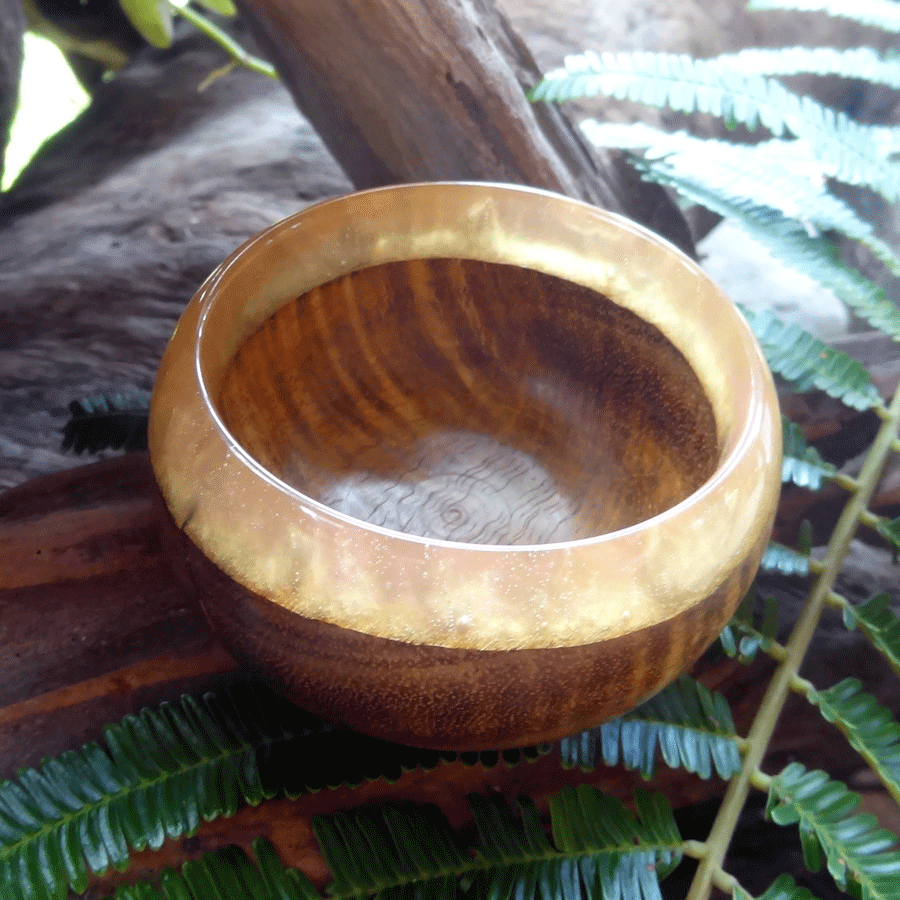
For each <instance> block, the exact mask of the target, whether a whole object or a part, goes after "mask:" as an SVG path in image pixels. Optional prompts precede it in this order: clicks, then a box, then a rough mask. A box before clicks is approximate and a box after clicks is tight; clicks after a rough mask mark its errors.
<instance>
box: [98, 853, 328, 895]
mask: <svg viewBox="0 0 900 900" xmlns="http://www.w3.org/2000/svg"><path fill="white" fill-rule="evenodd" d="M253 853H254V857H253V858H250V857H248V856H247V855H246V854H245V853H244V851H243V850H241V849H240V848H239V847H224V848H223V849H222V850H219V851H216V852H215V853H205V854H204V855H203V856H202V857H201V858H200V859H197V860H191V861H189V862H186V863H185V864H184V865H183V866H182V867H181V870H180V871H178V872H176V871H174V870H172V869H167V870H166V871H165V872H163V873H162V875H161V877H160V881H161V884H162V887H163V891H164V893H165V900H214V898H216V900H218V898H221V900H226V898H227V900H321V895H320V894H319V892H318V891H317V890H316V889H315V888H314V887H313V885H312V884H311V883H310V881H309V879H308V878H307V877H306V876H305V875H303V874H302V873H301V872H298V871H297V870H296V869H288V868H285V866H283V865H282V864H281V862H280V861H279V859H278V856H277V854H276V853H275V850H274V848H273V847H272V845H271V844H270V843H269V842H268V841H266V840H263V839H257V840H256V841H254V842H253ZM107 900H112V898H107ZM114 900H164V898H163V895H162V894H160V893H159V891H158V890H156V888H155V887H154V886H153V885H151V884H149V883H147V882H140V883H138V884H132V885H123V886H121V887H118V888H116V893H115V898H114Z"/></svg>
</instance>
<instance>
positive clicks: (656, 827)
mask: <svg viewBox="0 0 900 900" xmlns="http://www.w3.org/2000/svg"><path fill="white" fill-rule="evenodd" d="M634 800H635V805H636V807H637V812H638V815H637V817H635V816H634V815H633V814H632V813H631V812H629V811H628V809H626V808H625V807H624V806H623V805H622V804H621V803H620V802H619V801H618V800H616V799H615V798H614V797H611V796H609V795H608V794H604V793H603V792H602V791H600V790H597V789H596V788H591V787H588V786H587V785H585V784H581V785H579V786H578V787H577V788H571V787H566V788H563V790H562V791H560V793H559V794H557V795H556V796H555V797H552V798H551V800H550V817H551V818H550V824H551V831H552V834H553V842H554V844H555V845H556V848H557V851H558V852H560V853H568V854H579V855H580V856H581V860H580V862H581V866H580V868H581V872H582V877H583V878H584V880H585V882H586V883H588V884H589V883H590V876H591V875H592V874H595V873H596V874H599V875H600V876H601V883H602V887H603V896H604V897H621V896H623V894H624V896H626V897H634V898H636V900H638V898H640V897H644V898H646V900H650V898H651V897H659V885H658V881H657V873H659V874H660V875H663V876H664V875H665V874H667V873H668V872H670V871H671V870H672V869H673V868H675V866H677V865H678V863H679V862H680V861H681V838H680V836H679V833H678V826H677V825H676V823H675V817H674V816H673V814H672V808H671V806H670V805H669V802H668V800H666V798H665V797H664V796H663V795H662V794H655V795H654V796H653V797H650V796H649V795H647V794H646V793H644V792H643V791H637V792H636V793H635V797H634ZM615 857H618V860H619V861H628V862H629V863H630V865H627V866H625V867H622V866H618V867H617V872H618V875H617V873H616V870H613V871H609V868H611V867H610V866H609V864H610V863H612V862H613V861H614V859H615ZM585 862H589V865H585ZM598 863H599V865H597V864H598ZM603 863H606V866H603ZM595 866H596V868H595ZM607 867H609V868H607ZM604 868H606V872H604ZM598 870H599V872H598ZM629 875H630V876H631V878H632V879H634V881H633V882H632V885H631V890H627V891H623V890H622V885H623V884H628V880H629V879H628V878H627V876H629ZM623 876H626V877H624V878H623ZM635 888H638V890H635ZM632 891H633V893H632Z"/></svg>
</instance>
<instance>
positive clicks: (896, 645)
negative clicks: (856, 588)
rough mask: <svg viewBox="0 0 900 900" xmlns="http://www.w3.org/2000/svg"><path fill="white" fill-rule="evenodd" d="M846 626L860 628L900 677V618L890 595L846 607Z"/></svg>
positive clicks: (878, 595)
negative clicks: (892, 605)
mask: <svg viewBox="0 0 900 900" xmlns="http://www.w3.org/2000/svg"><path fill="white" fill-rule="evenodd" d="M844 624H845V625H846V626H847V627H848V628H859V630H860V631H862V633H863V634H864V635H865V636H866V637H867V638H868V639H869V640H870V641H871V642H872V645H873V646H874V647H875V649H876V650H877V651H878V652H879V653H880V654H881V655H882V656H883V657H884V658H885V659H886V660H887V661H888V663H889V664H890V666H891V668H892V669H893V670H894V672H896V673H897V675H900V618H898V617H897V614H896V613H895V612H894V611H893V610H892V609H891V598H890V595H889V594H876V595H875V596H874V597H872V598H871V599H870V600H867V601H866V602H865V603H863V604H861V605H860V606H856V607H845V609H844Z"/></svg>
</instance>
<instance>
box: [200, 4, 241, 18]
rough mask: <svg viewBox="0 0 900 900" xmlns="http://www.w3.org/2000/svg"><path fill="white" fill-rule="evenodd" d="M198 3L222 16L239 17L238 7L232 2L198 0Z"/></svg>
mask: <svg viewBox="0 0 900 900" xmlns="http://www.w3.org/2000/svg"><path fill="white" fill-rule="evenodd" d="M197 2H198V3H199V4H200V5H201V6H205V7H206V8H207V9H209V10H211V11H212V12H214V13H218V14H219V15H220V16H228V17H229V18H231V17H233V16H236V15H237V7H236V6H235V5H234V3H232V0H197Z"/></svg>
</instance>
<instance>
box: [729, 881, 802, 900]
mask: <svg viewBox="0 0 900 900" xmlns="http://www.w3.org/2000/svg"><path fill="white" fill-rule="evenodd" d="M731 896H732V897H733V898H734V900H817V898H816V897H814V896H813V895H812V894H811V893H810V892H809V891H808V890H807V889H806V888H805V887H798V885H797V882H796V881H794V879H793V878H791V876H790V875H779V876H778V878H776V879H775V881H773V882H772V884H771V885H770V886H769V889H768V890H767V891H766V892H765V893H764V894H760V895H759V897H756V898H754V897H751V896H750V894H748V893H747V891H745V890H744V889H743V888H742V887H741V886H740V885H736V886H735V888H734V890H733V891H732V894H731Z"/></svg>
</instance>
